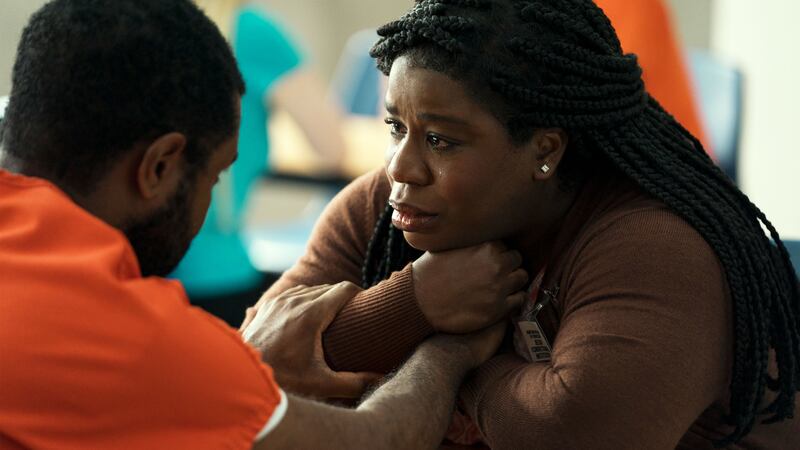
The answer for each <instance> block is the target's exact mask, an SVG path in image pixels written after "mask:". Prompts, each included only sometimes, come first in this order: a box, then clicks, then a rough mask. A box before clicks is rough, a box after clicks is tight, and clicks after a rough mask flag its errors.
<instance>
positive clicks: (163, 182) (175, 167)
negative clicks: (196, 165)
mask: <svg viewBox="0 0 800 450" xmlns="http://www.w3.org/2000/svg"><path fill="white" fill-rule="evenodd" d="M185 150H186V136H185V135H183V134H182V133H176V132H173V133H167V134H164V135H161V136H159V137H157V138H156V139H155V140H154V141H153V142H151V143H150V145H148V146H147V148H146V149H145V151H144V154H143V155H142V159H141V162H140V163H139V167H138V170H137V171H136V187H137V188H138V192H139V194H141V196H142V197H144V198H145V199H146V200H152V199H154V198H156V197H159V196H169V195H171V194H172V192H174V190H175V188H176V187H177V185H178V183H179V182H180V180H181V177H183V153H184V151H185Z"/></svg>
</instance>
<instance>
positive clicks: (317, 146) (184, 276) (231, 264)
mask: <svg viewBox="0 0 800 450" xmlns="http://www.w3.org/2000/svg"><path fill="white" fill-rule="evenodd" d="M196 3H197V5H198V6H200V8H201V9H203V10H204V11H205V13H206V15H208V16H209V17H210V18H211V19H212V20H213V21H214V22H215V23H216V24H217V26H218V27H219V28H220V30H221V31H222V33H223V35H224V36H225V37H226V38H227V39H228V41H229V42H230V43H231V46H232V47H233V50H234V54H235V56H236V58H237V62H238V64H239V68H240V70H241V72H242V74H243V76H244V79H245V83H246V88H247V90H246V92H245V95H244V97H243V98H242V118H241V126H240V135H239V157H238V159H237V161H236V163H235V164H234V165H233V166H232V167H231V168H230V169H229V170H228V172H227V173H225V174H223V176H222V177H221V178H220V183H219V185H218V187H217V188H216V189H215V190H214V193H213V201H212V204H211V208H210V209H209V212H208V216H207V218H206V221H205V224H204V225H203V228H202V230H201V231H200V234H199V235H198V236H197V238H196V239H195V241H194V242H193V244H192V246H191V248H190V250H189V252H188V253H187V254H186V257H185V258H184V259H183V260H182V261H181V264H180V265H179V266H178V268H177V269H176V270H175V272H174V273H173V275H172V276H173V277H175V278H177V279H179V280H180V281H181V282H182V283H183V285H184V286H185V288H186V290H187V293H188V294H189V296H190V298H191V299H192V302H193V303H194V304H196V305H198V306H201V307H203V308H204V309H206V310H208V311H210V312H212V313H214V314H216V315H218V316H220V317H222V318H223V319H225V320H227V321H228V322H229V323H232V324H235V325H237V326H238V323H239V322H240V321H241V317H242V314H243V306H242V305H245V304H247V303H251V302H252V299H253V298H257V297H258V294H259V293H260V292H261V291H263V290H264V289H265V288H266V287H267V286H268V284H269V280H268V277H266V276H265V274H263V273H261V272H260V271H259V270H258V269H257V268H255V267H254V266H253V264H252V262H251V260H250V258H249V257H248V254H247V251H246V249H245V245H244V244H243V241H242V237H241V229H242V220H243V215H244V212H245V206H246V205H247V201H248V197H249V194H250V192H251V190H252V188H253V185H254V182H255V181H257V180H258V179H259V178H261V177H262V176H263V175H264V174H265V173H269V172H270V171H271V167H270V163H269V157H268V155H269V138H268V135H267V134H268V127H267V122H268V121H269V120H270V115H271V114H272V113H273V112H274V111H273V110H274V109H281V110H284V111H286V112H288V113H289V115H290V116H291V117H292V118H293V119H294V121H295V122H296V123H297V124H298V125H299V128H300V129H302V131H303V132H304V134H305V136H306V138H307V140H308V142H309V143H310V144H311V148H312V149H313V150H314V154H315V157H316V159H317V161H315V167H316V168H318V170H319V171H320V172H321V173H322V174H325V175H330V174H336V173H338V171H339V166H340V163H341V158H342V154H343V152H344V141H343V139H342V136H341V133H340V128H339V121H340V117H339V111H338V110H337V108H336V107H335V106H334V105H333V104H332V103H330V102H327V101H325V99H326V97H327V95H326V93H327V88H326V86H325V85H324V83H323V82H322V81H321V79H320V78H319V77H318V76H317V74H316V73H315V72H314V71H313V70H312V69H311V68H310V67H309V64H308V58H307V57H306V56H305V55H303V52H302V51H301V50H300V49H299V48H298V46H297V45H296V44H295V43H294V42H293V40H292V38H291V37H290V35H289V33H288V32H287V31H286V30H284V29H283V27H282V26H281V25H280V24H279V23H278V20H277V19H276V18H275V17H272V16H271V15H269V14H268V13H267V12H266V11H264V10H263V9H262V8H260V7H258V6H256V5H254V4H251V3H249V2H245V1H243V0H196Z"/></svg>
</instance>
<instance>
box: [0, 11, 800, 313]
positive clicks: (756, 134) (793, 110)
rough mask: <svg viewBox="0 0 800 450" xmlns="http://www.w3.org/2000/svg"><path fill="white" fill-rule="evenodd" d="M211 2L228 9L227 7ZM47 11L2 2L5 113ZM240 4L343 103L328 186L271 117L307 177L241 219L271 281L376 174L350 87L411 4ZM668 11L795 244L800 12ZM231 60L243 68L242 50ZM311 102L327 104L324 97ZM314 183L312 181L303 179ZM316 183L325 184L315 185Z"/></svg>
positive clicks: (703, 92) (367, 105)
mask: <svg viewBox="0 0 800 450" xmlns="http://www.w3.org/2000/svg"><path fill="white" fill-rule="evenodd" d="M198 1H199V0H198ZM209 1H210V0H209ZM217 1H219V2H220V3H226V2H227V1H228V0H217ZM231 1H234V2H235V1H236V0H231ZM630 1H631V2H636V1H639V0H630ZM44 3H45V1H44V0H3V7H2V10H3V12H2V14H0V101H2V97H4V96H7V95H8V94H9V92H10V89H11V68H12V64H13V60H14V54H15V49H16V46H17V43H18V40H19V36H20V33H21V31H22V28H23V26H24V24H25V22H26V20H27V19H28V17H29V16H30V15H31V14H32V13H33V12H34V11H35V10H36V9H38V8H39V7H40V6H42V5H43V4H44ZM236 3H238V2H236ZM246 3H250V4H254V5H257V6H258V7H259V8H260V9H261V10H263V11H266V12H267V13H268V15H269V17H270V18H271V19H273V20H275V21H276V22H277V23H278V24H279V25H280V27H281V28H282V29H283V30H284V31H285V32H286V35H287V36H288V39H289V40H290V41H291V42H292V43H293V45H294V46H295V47H296V48H297V49H298V53H299V54H300V55H301V58H302V62H303V66H304V67H310V68H311V69H310V70H311V71H313V73H314V76H315V77H316V78H317V79H318V81H320V82H321V84H320V86H324V87H325V89H324V91H329V92H330V93H332V96H331V98H332V99H333V100H334V103H339V106H338V107H339V109H340V110H341V111H342V112H343V113H345V114H344V115H343V117H344V120H342V122H341V138H342V139H341V140H342V145H340V147H343V148H346V151H344V153H343V154H344V158H343V160H342V161H341V162H340V165H339V166H338V167H337V168H336V171H335V174H334V176H333V177H330V175H331V171H330V170H329V169H330V167H327V168H326V166H324V164H322V163H320V160H321V159H320V158H323V159H324V157H325V152H328V153H329V155H328V156H330V154H338V155H340V156H341V155H342V153H341V152H339V153H336V151H335V150H334V149H328V150H325V149H323V150H320V149H319V148H318V149H317V152H316V153H315V152H314V151H312V150H311V148H312V147H315V141H314V136H313V135H309V134H308V133H307V132H306V133H304V130H303V129H302V128H303V123H302V122H303V120H306V121H307V120H308V117H306V118H305V119H304V118H303V115H304V114H306V113H305V112H302V111H299V112H298V111H292V108H291V107H288V108H285V109H287V110H288V114H284V112H282V111H281V108H276V109H275V110H274V111H269V112H268V114H269V126H268V130H269V133H268V136H269V138H268V139H269V148H270V150H269V154H270V156H269V158H270V161H271V162H270V163H269V164H268V169H269V171H270V173H273V174H279V175H280V174H283V175H286V174H301V175H302V176H301V178H299V179H293V178H292V177H284V178H280V177H278V178H276V179H273V180H272V181H271V183H272V184H271V186H270V188H269V189H260V190H257V192H255V193H253V194H252V195H249V196H248V199H247V202H248V203H255V204H258V205H264V207H263V208H248V211H249V212H248V213H247V214H246V218H245V219H244V225H243V229H244V230H245V233H244V234H245V238H244V243H245V247H246V249H247V253H248V255H249V258H250V259H251V260H252V263H253V265H254V266H255V268H257V269H258V270H259V271H262V272H268V273H273V274H277V273H280V272H281V271H282V270H283V269H285V268H286V267H288V266H289V265H291V263H292V262H293V261H294V260H295V259H296V257H297V255H298V254H299V253H302V251H303V246H304V244H305V238H306V237H307V233H308V231H309V230H310V227H311V226H312V225H313V222H314V220H315V219H316V217H317V215H318V214H319V212H320V211H321V209H322V208H323V207H324V205H325V204H326V203H327V201H328V200H329V199H330V198H331V196H332V195H333V194H334V193H335V192H336V190H337V189H338V188H340V187H341V185H342V184H343V183H345V182H346V181H347V180H348V179H350V178H352V177H354V176H356V175H358V174H360V173H364V172H366V171H367V170H369V169H370V168H372V167H377V166H379V165H380V164H381V162H382V153H383V150H384V148H385V145H386V142H387V140H388V130H387V128H386V126H385V125H383V124H382V123H381V122H380V118H379V117H378V116H379V115H380V111H379V108H378V107H377V103H378V101H379V99H378V98H377V97H376V98H375V99H373V98H372V97H368V98H366V99H365V98H364V97H363V96H358V95H356V94H354V93H353V89H354V87H353V86H354V85H359V84H364V83H373V84H375V83H378V85H377V86H372V85H370V87H369V89H370V90H372V91H373V92H374V91H375V89H376V88H379V87H380V86H379V85H380V83H381V80H380V79H369V77H368V79H366V80H360V78H359V77H360V76H362V75H363V74H361V72H359V71H360V70H361V69H359V68H358V66H359V64H362V63H364V61H365V59H368V58H364V57H363V53H364V52H365V51H366V49H367V48H368V45H369V43H370V42H372V41H373V40H374V39H375V36H374V34H371V33H370V32H369V31H367V32H366V34H364V33H362V34H358V32H360V31H363V30H374V29H375V28H376V27H377V26H379V25H381V24H383V23H385V22H387V21H389V20H392V19H394V18H397V17H398V16H399V15H401V14H402V13H403V12H404V11H406V10H407V9H408V8H409V7H410V6H411V5H412V4H413V1H412V0H257V1H254V2H246ZM665 3H666V5H667V6H668V7H669V8H670V9H671V11H670V13H671V17H672V19H673V25H674V28H675V31H676V33H677V37H678V40H679V41H680V45H682V50H681V51H682V52H683V53H684V54H685V58H686V63H687V68H688V72H689V74H688V75H689V77H690V79H691V82H692V84H693V87H694V90H695V91H696V94H697V96H696V97H697V101H698V103H699V105H698V107H699V110H701V112H702V114H701V116H705V118H706V119H709V118H710V119H709V120H706V123H705V125H704V126H705V130H706V134H707V135H708V136H707V137H708V139H709V140H710V141H712V144H713V146H714V152H715V153H716V154H717V155H718V156H719V157H720V159H725V161H723V163H724V164H727V167H726V169H727V170H728V171H729V173H731V174H733V175H735V177H736V181H737V183H738V184H739V186H741V187H742V188H743V190H744V191H745V192H746V193H747V194H748V195H749V196H750V198H751V199H752V200H753V201H754V202H755V203H756V204H758V205H759V206H760V207H761V208H762V210H763V211H764V212H766V214H767V216H768V217H769V218H770V219H771V220H772V221H773V223H774V224H775V225H776V227H777V229H778V230H779V231H780V232H781V233H782V235H783V236H784V237H785V238H789V239H794V240H798V239H800V207H798V206H799V205H800V202H798V200H797V196H798V194H800V148H799V147H800V143H798V139H797V138H796V136H797V127H798V121H800V113H798V105H800V83H798V82H797V79H798V76H800V56H798V55H800V53H798V51H797V47H798V45H800V26H799V25H800V24H798V23H797V17H800V2H798V1H796V0H769V1H763V2H754V1H748V0H668V1H666V2H665ZM354 36H355V37H354ZM623 45H624V42H623ZM348 46H349V47H348ZM236 50H237V58H238V57H239V56H240V55H239V54H238V50H239V49H238V48H237V49H236ZM240 64H242V62H241V61H240ZM287 64H289V63H287ZM287 67H288V66H287ZM298 83H300V82H298ZM303 86H305V85H303V84H297V85H296V86H295V89H297V87H300V88H301V90H304V91H305V93H306V95H308V93H309V92H317V91H313V90H308V89H306V88H305V87H303ZM289 87H291V86H289ZM328 88H330V89H328ZM281 89H283V88H281ZM287 89H289V88H287ZM324 91H319V92H324ZM281 95H283V94H281ZM281 95H278V94H275V95H274V97H275V98H274V100H275V103H278V104H279V103H281V101H282V100H281ZM318 97H319V100H320V101H322V97H323V95H318ZM291 98H297V97H296V96H295V97H291V96H289V95H288V94H287V95H286V96H284V99H283V101H286V99H289V102H290V103H291V100H290V99H291ZM314 102H315V101H314V100H312V101H311V103H314ZM364 111H367V112H369V111H372V116H371V117H370V116H369V115H363V114H347V113H353V112H356V113H359V112H361V113H363V112H364ZM376 113H377V114H376ZM293 118H294V119H296V120H294V119H293ZM321 140H322V141H325V139H324V138H322V139H321ZM317 147H318V145H317ZM264 154H265V155H266V152H265V153H264ZM309 175H311V176H312V178H308V177H309ZM320 177H321V178H322V179H323V182H322V183H317V181H319V178H320ZM314 180H316V181H314ZM234 205H236V203H235V202H234ZM228 206H229V207H230V205H228ZM220 214H221V213H220ZM210 217H211V216H210ZM215 220H217V221H219V218H217V219H215ZM179 278H180V277H179ZM189 284H191V280H189ZM212 288H213V286H212V287H210V288H209V289H211V290H213V289H212ZM202 289H205V287H202ZM190 295H192V293H191V289H190ZM230 320H231V321H235V319H230Z"/></svg>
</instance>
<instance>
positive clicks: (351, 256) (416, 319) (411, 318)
mask: <svg viewBox="0 0 800 450" xmlns="http://www.w3.org/2000/svg"><path fill="white" fill-rule="evenodd" d="M385 178H386V177H385V175H384V174H383V171H382V170H377V171H374V172H371V173H369V174H367V175H364V176H362V177H360V178H358V179H357V180H355V181H354V182H353V183H351V184H350V185H349V186H347V187H346V188H345V189H344V190H343V191H342V192H340V193H339V194H338V195H337V196H336V197H335V198H334V199H333V200H332V201H331V203H330V204H329V205H328V207H327V208H326V209H325V212H324V213H323V214H322V216H321V217H320V219H319V221H318V222H317V225H316V226H315V227H314V231H313V233H312V234H311V238H310V241H309V243H308V248H307V249H306V253H305V255H304V256H303V257H302V258H300V260H299V261H298V262H297V263H296V264H295V265H294V266H293V267H292V268H291V269H289V270H288V271H286V272H285V273H284V274H283V275H282V276H281V278H280V279H279V280H278V281H277V282H275V284H274V285H273V286H272V287H271V288H270V289H269V290H268V291H267V293H266V294H265V298H273V297H275V296H277V295H278V294H279V293H281V292H283V291H285V290H287V289H289V288H291V287H293V286H297V285H301V284H302V285H307V286H313V285H319V284H332V283H338V282H340V281H351V282H353V283H355V284H357V285H360V284H361V265H362V263H363V261H364V256H365V254H366V249H367V243H368V242H369V239H370V238H371V237H372V233H373V230H374V228H375V223H376V222H377V219H378V216H379V215H380V213H381V212H382V211H383V208H384V205H385V204H386V200H387V199H388V197H389V186H388V182H387V181H386V179H385ZM431 333H433V327H432V326H431V325H430V323H429V322H428V321H427V319H426V318H425V316H424V315H423V314H422V311H421V310H420V308H419V305H418V304H417V300H416V297H415V295H414V285H413V280H412V276H411V265H410V264H409V265H408V266H406V267H405V268H404V269H403V270H402V271H400V272H395V273H393V274H392V275H391V277H389V279H387V280H384V281H383V282H381V283H379V284H378V285H376V286H373V287H372V288H370V289H366V290H364V291H361V292H360V293H359V294H357V295H356V296H355V297H354V298H353V299H352V300H351V301H350V302H349V303H348V304H347V305H345V307H344V308H343V309H342V311H340V312H339V315H338V316H337V317H336V319H335V320H334V321H333V323H332V324H331V325H330V327H329V328H328V330H327V331H326V332H325V333H324V334H323V347H324V349H325V357H326V359H327V361H328V364H329V365H330V366H331V368H333V369H334V370H349V371H373V372H382V373H385V372H389V371H391V370H393V369H394V368H395V367H397V366H398V365H399V364H400V363H401V362H402V361H403V360H404V359H405V358H406V357H407V356H408V355H409V354H410V352H411V351H412V350H413V349H414V348H416V346H417V345H418V344H419V343H420V342H422V340H423V339H425V338H426V337H427V336H429V335H430V334H431Z"/></svg>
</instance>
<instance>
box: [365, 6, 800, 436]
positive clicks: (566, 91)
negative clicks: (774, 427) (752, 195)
mask: <svg viewBox="0 0 800 450" xmlns="http://www.w3.org/2000/svg"><path fill="white" fill-rule="evenodd" d="M378 34H379V35H380V36H381V38H380V40H379V41H378V42H377V43H376V44H375V46H374V47H373V49H372V52H371V54H372V56H373V57H375V58H376V59H377V61H378V67H379V68H380V69H381V70H382V71H383V72H384V73H388V72H389V70H390V69H391V66H392V64H393V63H394V61H395V60H396V59H397V58H398V57H400V56H404V57H408V59H409V62H410V63H411V64H412V65H414V64H416V65H418V66H420V67H423V68H426V69H430V70H436V71H439V72H442V73H444V74H446V75H448V76H450V77H452V78H454V79H456V80H459V81H461V82H463V83H464V84H465V85H466V86H467V87H468V88H470V90H472V91H474V92H476V93H477V98H478V100H479V101H483V103H484V105H485V106H486V107H487V108H488V109H489V110H490V111H491V112H492V113H494V114H495V115H496V116H497V117H498V118H499V119H500V120H501V121H502V122H503V123H504V124H505V125H506V128H507V130H508V132H509V134H510V136H511V137H512V138H513V139H514V140H517V141H519V140H524V139H527V138H529V137H530V136H531V133H532V132H533V130H534V129H535V128H537V127H560V128H564V129H566V130H568V133H569V134H570V141H574V138H575V137H576V136H577V137H579V138H580V141H581V143H582V145H581V146H580V147H579V150H580V151H582V152H583V153H584V154H581V155H579V154H577V153H576V152H575V150H576V148H575V147H569V148H567V150H566V152H565V154H564V159H563V160H562V162H561V164H560V165H559V172H560V171H562V168H563V167H564V165H565V164H567V166H572V168H573V169H578V168H580V169H581V171H582V170H589V171H598V170H597V168H598V167H604V168H605V167H606V166H610V167H612V168H613V169H614V170H615V172H612V173H614V174H620V175H622V176H625V177H627V178H629V179H630V180H632V181H633V182H635V183H636V184H637V185H638V186H639V187H641V188H642V189H643V190H644V191H645V192H647V193H648V194H650V195H651V196H653V197H655V198H657V199H659V200H661V201H663V202H664V204H666V205H667V206H668V207H669V208H671V209H672V210H673V211H674V212H675V213H677V214H679V215H680V216H681V217H682V218H683V219H685V220H686V221H687V222H688V223H689V224H690V225H692V226H693V227H694V228H695V229H696V230H697V231H698V232H699V233H700V234H701V235H702V236H703V238H704V239H705V240H706V241H707V242H708V244H709V245H710V246H711V248H712V249H714V252H715V253H716V255H717V257H718V258H719V260H720V262H721V264H722V267H723V268H724V269H725V276H726V279H727V281H728V285H729V287H730V295H731V299H732V301H733V314H734V343H733V349H734V362H733V367H732V371H731V383H730V398H731V399H730V411H729V414H728V415H727V416H726V420H727V423H728V424H729V425H732V426H734V429H733V431H732V433H731V434H730V435H728V436H726V437H725V438H724V439H721V440H719V441H716V442H715V444H717V445H719V446H726V445H729V444H731V443H733V442H737V441H739V440H740V439H741V438H742V437H743V436H745V435H747V433H749V432H750V430H751V429H752V427H753V425H754V424H755V423H756V421H762V420H763V421H765V422H768V423H769V422H778V421H781V420H785V419H788V418H791V417H793V415H794V411H795V393H796V392H797V390H798V388H800V285H798V280H797V275H796V274H795V272H794V268H793V266H792V264H791V261H790V260H789V254H788V252H787V250H786V247H785V246H784V244H783V242H782V241H781V239H780V236H779V235H778V232H777V231H776V230H775V227H773V226H772V224H771V223H770V221H769V220H768V219H767V217H766V215H764V213H763V212H762V211H761V210H759V209H758V207H756V206H755V205H754V204H753V203H752V202H751V201H750V200H749V199H748V198H747V196H746V195H745V194H744V193H742V192H741V191H740V190H739V189H738V188H737V187H736V186H735V185H734V184H733V182H732V181H731V180H730V179H729V178H727V177H726V176H725V175H724V174H723V172H722V171H721V170H720V169H719V168H717V167H716V166H715V165H714V163H713V161H712V160H711V159H710V158H709V157H708V155H707V154H706V153H705V151H704V150H703V148H702V145H701V144H700V142H699V141H698V140H697V139H696V138H695V137H694V136H692V135H691V134H690V133H689V132H688V131H686V129H685V128H683V127H682V126H681V125H680V124H679V123H678V122H677V121H676V120H675V119H674V118H673V117H672V116H671V115H670V114H668V113H667V112H666V111H664V109H663V108H662V107H661V106H660V105H659V104H658V102H657V101H656V100H655V99H653V98H651V97H650V95H649V94H648V93H647V92H646V90H645V86H644V84H643V82H642V79H641V74H642V71H641V68H640V67H639V65H638V63H637V60H636V56H635V55H632V54H624V53H623V52H622V48H621V46H620V42H619V39H618V38H617V35H616V33H615V31H614V29H613V27H612V26H611V23H610V21H609V20H608V18H607V17H606V16H605V14H604V13H603V11H602V10H601V9H600V8H598V7H597V5H595V4H594V2H592V1H591V0H417V1H416V4H415V6H414V8H413V9H412V10H411V11H409V12H408V13H407V14H406V15H404V16H403V17H402V18H400V19H398V20H396V21H393V22H391V23H388V24H386V25H384V26H383V27H381V28H379V30H378ZM568 158H569V159H571V160H568ZM589 161H591V163H589ZM578 172H580V171H578ZM600 172H601V173H606V171H605V169H604V170H601V171H600ZM391 213H392V208H391V207H390V206H387V207H386V209H385V210H384V212H383V213H382V214H381V216H380V218H379V219H378V221H377V224H376V226H375V230H374V232H373V236H372V239H371V240H370V242H369V244H368V247H367V253H366V257H365V260H364V264H363V267H362V284H363V286H364V287H365V288H367V287H370V286H372V285H374V284H377V283H378V282H379V281H381V280H383V279H385V278H388V276H389V274H390V273H391V272H393V271H396V270H400V269H402V268H403V267H404V266H405V264H406V263H407V262H408V261H410V260H412V259H414V258H415V257H417V256H418V255H419V252H417V251H415V250H414V249H413V248H410V246H409V244H408V242H406V241H405V239H404V237H403V234H402V233H401V232H400V230H398V229H396V228H394V227H393V226H392V224H391V220H389V219H390V217H391ZM762 226H763V228H766V230H767V231H768V232H769V236H767V235H766V234H765V233H764V231H763V228H762ZM772 350H774V352H775V355H776V360H777V366H778V370H777V374H776V375H777V377H775V378H773V376H772V374H771V373H770V370H769V364H768V363H769V357H770V356H769V355H770V351H772ZM767 389H770V390H772V391H775V392H776V393H777V395H776V396H775V399H774V400H773V401H771V402H770V403H769V404H768V406H767V407H766V408H764V407H763V404H762V401H764V400H765V391H766V390H767ZM765 415H766V417H764V416H765Z"/></svg>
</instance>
